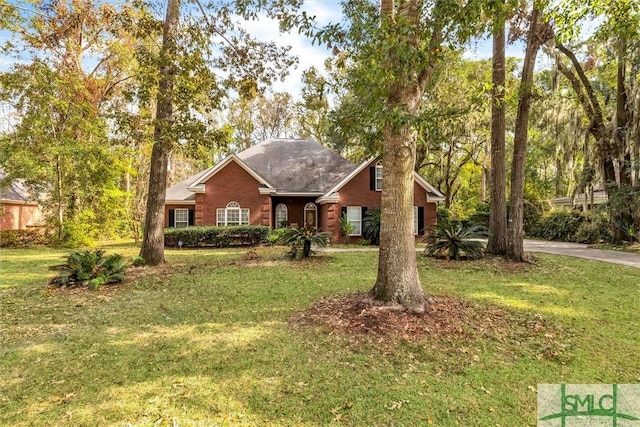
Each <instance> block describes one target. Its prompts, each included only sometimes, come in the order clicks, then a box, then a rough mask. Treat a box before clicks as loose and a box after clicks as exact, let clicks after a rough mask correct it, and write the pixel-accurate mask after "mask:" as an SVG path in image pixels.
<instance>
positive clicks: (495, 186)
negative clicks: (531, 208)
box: [487, 9, 507, 255]
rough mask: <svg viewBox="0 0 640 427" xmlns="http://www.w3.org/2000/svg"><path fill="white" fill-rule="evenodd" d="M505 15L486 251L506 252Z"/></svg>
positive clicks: (497, 67) (499, 18)
mask: <svg viewBox="0 0 640 427" xmlns="http://www.w3.org/2000/svg"><path fill="white" fill-rule="evenodd" d="M504 32H505V18H504V10H503V9H500V10H499V11H497V12H496V13H495V17H494V22H493V59H492V64H493V71H492V83H493V94H492V99H491V187H490V188H491V193H490V205H489V206H490V211H489V241H488V242H487V252H489V253H491V254H496V255H505V254H506V253H507V200H506V197H507V196H506V191H507V189H506V182H507V178H506V166H505V105H504V93H505V35H504Z"/></svg>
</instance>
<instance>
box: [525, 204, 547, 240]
mask: <svg viewBox="0 0 640 427" xmlns="http://www.w3.org/2000/svg"><path fill="white" fill-rule="evenodd" d="M543 212H544V211H543V209H542V205H541V203H540V202H538V201H531V200H527V199H525V200H524V210H523V218H522V220H523V226H524V234H525V235H527V236H535V235H536V234H537V231H538V225H539V223H540V219H541V218H542V214H543Z"/></svg>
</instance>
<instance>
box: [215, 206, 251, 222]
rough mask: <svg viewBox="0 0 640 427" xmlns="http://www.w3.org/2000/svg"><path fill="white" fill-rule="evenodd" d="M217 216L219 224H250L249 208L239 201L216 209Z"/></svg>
mask: <svg viewBox="0 0 640 427" xmlns="http://www.w3.org/2000/svg"><path fill="white" fill-rule="evenodd" d="M216 217H217V218H216V224H217V225H219V226H224V225H242V224H249V209H247V208H241V207H240V204H239V203H238V202H229V203H227V207H226V208H218V209H217V210H216Z"/></svg>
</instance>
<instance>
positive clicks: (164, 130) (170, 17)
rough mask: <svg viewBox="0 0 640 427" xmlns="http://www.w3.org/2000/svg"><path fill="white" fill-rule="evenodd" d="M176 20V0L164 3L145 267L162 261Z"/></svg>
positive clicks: (143, 245)
mask: <svg viewBox="0 0 640 427" xmlns="http://www.w3.org/2000/svg"><path fill="white" fill-rule="evenodd" d="M179 20H180V0H168V3H167V14H166V18H165V21H164V26H163V34H162V51H161V56H160V60H161V64H160V83H159V88H158V98H157V106H156V121H155V124H154V131H153V150H152V151H151V167H150V171H149V192H148V196H147V214H146V216H145V221H144V236H143V239H142V248H141V250H140V256H141V257H142V258H144V260H145V262H146V264H147V265H158V264H161V263H163V262H164V202H165V192H166V190H167V161H168V158H169V152H170V151H171V142H172V141H171V139H172V137H171V127H172V122H173V84H174V80H175V73H176V69H175V65H174V61H175V53H176V36H177V30H178V23H179Z"/></svg>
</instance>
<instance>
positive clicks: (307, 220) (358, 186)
mask: <svg viewBox="0 0 640 427" xmlns="http://www.w3.org/2000/svg"><path fill="white" fill-rule="evenodd" d="M383 173H384V171H383V168H382V162H380V161H377V159H376V158H371V159H369V160H366V161H364V162H362V163H360V164H353V163H351V162H350V161H348V160H346V159H344V158H342V157H340V156H339V155H337V154H336V153H334V152H333V151H331V150H329V149H327V148H325V147H323V146H322V145H320V144H319V143H317V142H316V141H311V140H303V139H271V140H267V141H264V142H262V143H260V144H257V145H254V146H253V147H251V148H249V149H247V150H245V151H242V152H240V153H237V154H232V155H230V156H228V157H227V158H225V159H224V160H223V161H221V162H220V163H218V164H216V165H214V166H212V167H210V168H209V169H206V170H204V171H202V172H200V173H198V174H196V175H194V176H192V177H189V178H187V179H186V180H184V181H182V182H179V183H178V184H176V185H174V186H172V187H170V188H169V189H167V193H166V201H165V226H166V227H187V226H190V225H204V226H211V225H218V226H226V225H245V224H246V225H264V226H268V227H272V228H280V227H287V226H289V227H315V228H318V229H319V230H322V231H329V232H331V233H332V234H333V239H334V241H336V240H337V239H339V238H340V237H341V236H340V217H341V216H342V215H346V216H347V218H348V220H349V222H350V223H351V224H352V225H353V233H352V234H351V235H350V236H349V240H350V241H351V242H356V241H358V240H359V239H361V238H362V219H363V217H364V215H365V213H366V211H367V210H368V209H373V208H376V207H378V206H380V194H381V190H382V174H383ZM414 187H415V189H414V205H415V206H414V222H415V230H416V236H420V235H421V234H424V229H425V228H427V227H429V226H431V225H435V223H436V203H437V202H438V201H441V200H444V196H443V195H442V193H440V192H439V191H438V190H437V189H436V188H434V187H433V186H432V185H431V184H429V183H428V182H427V181H425V180H424V179H423V178H422V177H421V176H420V175H418V174H415V180H414Z"/></svg>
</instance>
